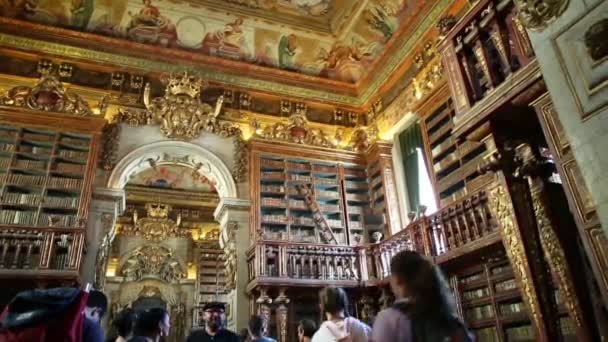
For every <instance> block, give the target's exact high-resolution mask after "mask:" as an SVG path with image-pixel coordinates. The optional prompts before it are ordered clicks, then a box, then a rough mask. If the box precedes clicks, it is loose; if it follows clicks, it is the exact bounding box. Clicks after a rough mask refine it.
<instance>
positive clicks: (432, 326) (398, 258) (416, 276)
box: [372, 251, 473, 342]
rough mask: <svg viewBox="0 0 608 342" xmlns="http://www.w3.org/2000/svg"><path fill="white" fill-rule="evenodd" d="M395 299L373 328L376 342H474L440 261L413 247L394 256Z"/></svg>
mask: <svg viewBox="0 0 608 342" xmlns="http://www.w3.org/2000/svg"><path fill="white" fill-rule="evenodd" d="M390 285H391V289H392V291H393V294H394V295H395V303H394V304H393V305H392V306H391V307H390V308H388V309H384V310H382V311H380V313H379V314H378V316H377V317H376V320H375V321H374V327H373V330H372V341H374V342H393V341H394V342H445V341H452V342H471V341H473V337H472V336H471V335H470V334H469V332H468V331H467V329H466V328H465V326H464V323H463V321H462V320H461V319H460V318H459V317H458V316H457V314H456V308H455V304H454V298H453V296H452V293H451V292H450V288H449V286H448V285H447V282H446V281H445V278H444V277H443V275H442V274H441V270H440V269H439V267H437V265H435V264H433V263H432V262H431V261H429V260H427V259H426V258H425V257H424V256H422V255H421V254H419V253H417V252H413V251H401V252H399V253H397V254H396V255H395V256H394V257H393V258H392V260H391V279H390Z"/></svg>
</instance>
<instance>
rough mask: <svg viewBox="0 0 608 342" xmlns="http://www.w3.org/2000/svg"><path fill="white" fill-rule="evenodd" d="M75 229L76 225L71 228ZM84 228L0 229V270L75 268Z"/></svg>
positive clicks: (67, 269) (71, 269)
mask: <svg viewBox="0 0 608 342" xmlns="http://www.w3.org/2000/svg"><path fill="white" fill-rule="evenodd" d="M74 230H76V229H74ZM83 248H84V231H81V230H80V229H78V230H77V231H69V232H67V231H59V230H58V231H49V230H46V229H45V230H37V229H7V228H1V229H0V271H1V270H6V269H10V270H11V271H15V270H23V271H27V270H57V271H77V270H78V267H79V265H80V260H81V258H82V250H83Z"/></svg>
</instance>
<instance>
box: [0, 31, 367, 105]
mask: <svg viewBox="0 0 608 342" xmlns="http://www.w3.org/2000/svg"><path fill="white" fill-rule="evenodd" d="M0 45H2V46H3V47H6V48H13V49H19V50H22V49H24V48H26V49H27V50H31V51H35V52H36V53H41V54H45V55H51V56H62V57H66V58H71V59H76V60H88V61H94V62H96V63H101V64H106V65H115V66H119V67H123V68H131V69H138V70H142V72H145V71H148V72H149V71H152V72H160V73H171V72H183V71H184V69H186V70H187V71H188V72H191V73H193V74H203V75H205V77H206V78H207V80H208V81H210V82H216V83H221V84H227V85H232V86H236V87H241V88H246V89H251V90H255V91H260V92H266V93H271V94H279V95H285V96H293V97H297V98H307V99H312V100H317V101H321V102H333V103H336V104H344V105H359V104H361V103H363V102H364V101H360V100H359V97H357V96H349V95H343V94H336V93H331V92H328V91H323V90H319V89H317V88H305V87H300V86H293V85H287V84H282V83H278V82H276V81H271V80H260V79H255V78H251V77H247V76H243V75H242V74H241V75H235V74H229V73H226V72H222V71H218V70H215V69H213V68H210V67H205V66H202V65H200V64H198V65H196V66H195V67H194V66H189V67H188V66H186V65H184V64H182V63H175V62H173V63H171V62H165V61H157V60H150V59H145V58H139V57H132V56H125V55H120V54H116V53H109V52H103V51H97V50H92V49H86V48H81V47H75V46H69V45H65V44H59V43H53V42H50V41H42V40H38V39H32V38H25V37H19V36H15V35H11V34H6V33H0Z"/></svg>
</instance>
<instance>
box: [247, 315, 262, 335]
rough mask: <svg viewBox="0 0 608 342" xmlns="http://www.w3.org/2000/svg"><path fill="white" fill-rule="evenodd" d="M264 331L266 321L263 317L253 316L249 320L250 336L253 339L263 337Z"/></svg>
mask: <svg viewBox="0 0 608 342" xmlns="http://www.w3.org/2000/svg"><path fill="white" fill-rule="evenodd" d="M263 331H264V319H263V318H262V316H251V318H250V319H249V334H251V336H253V337H262V333H263Z"/></svg>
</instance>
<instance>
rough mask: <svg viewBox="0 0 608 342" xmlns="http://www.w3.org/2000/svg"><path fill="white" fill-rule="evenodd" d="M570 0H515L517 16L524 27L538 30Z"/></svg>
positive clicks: (564, 9)
mask: <svg viewBox="0 0 608 342" xmlns="http://www.w3.org/2000/svg"><path fill="white" fill-rule="evenodd" d="M569 2H570V0H515V5H517V7H518V9H519V17H520V18H521V21H522V23H523V24H524V26H526V28H528V29H530V30H533V31H540V30H543V29H544V28H546V27H547V25H549V23H551V22H552V21H554V20H555V19H557V18H558V17H559V16H560V15H562V14H563V13H564V11H566V9H567V8H568V3H569Z"/></svg>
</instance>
